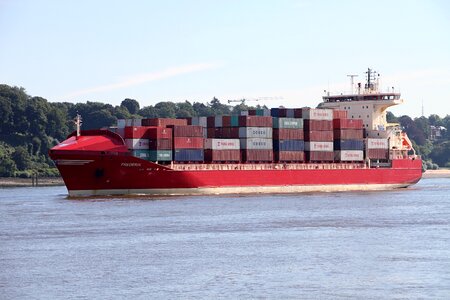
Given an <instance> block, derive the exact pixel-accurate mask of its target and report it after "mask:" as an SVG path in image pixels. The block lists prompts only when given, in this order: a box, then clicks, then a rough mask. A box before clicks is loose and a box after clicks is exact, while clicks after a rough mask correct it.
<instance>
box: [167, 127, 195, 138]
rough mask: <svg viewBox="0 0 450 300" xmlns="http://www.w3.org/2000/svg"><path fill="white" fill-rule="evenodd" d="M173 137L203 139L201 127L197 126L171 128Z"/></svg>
mask: <svg viewBox="0 0 450 300" xmlns="http://www.w3.org/2000/svg"><path fill="white" fill-rule="evenodd" d="M171 128H172V130H173V136H174V137H203V127H202V126H199V125H184V126H178V125H175V126H171Z"/></svg>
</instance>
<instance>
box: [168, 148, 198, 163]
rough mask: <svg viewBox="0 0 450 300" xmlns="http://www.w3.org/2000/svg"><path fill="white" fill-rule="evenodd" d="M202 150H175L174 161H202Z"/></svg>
mask: <svg viewBox="0 0 450 300" xmlns="http://www.w3.org/2000/svg"><path fill="white" fill-rule="evenodd" d="M203 153H204V152H203V149H176V150H174V151H173V160H174V161H203V160H204V154H203Z"/></svg>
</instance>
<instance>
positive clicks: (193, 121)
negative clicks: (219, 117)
mask: <svg viewBox="0 0 450 300" xmlns="http://www.w3.org/2000/svg"><path fill="white" fill-rule="evenodd" d="M187 121H188V125H197V126H201V127H203V137H204V138H207V130H206V128H207V127H208V124H207V119H206V117H192V118H187Z"/></svg>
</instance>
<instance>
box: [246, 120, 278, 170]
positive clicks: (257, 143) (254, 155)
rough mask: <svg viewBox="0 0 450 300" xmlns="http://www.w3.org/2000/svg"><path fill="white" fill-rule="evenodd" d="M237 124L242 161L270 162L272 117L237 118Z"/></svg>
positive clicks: (271, 153)
mask: <svg viewBox="0 0 450 300" xmlns="http://www.w3.org/2000/svg"><path fill="white" fill-rule="evenodd" d="M238 122H239V138H240V148H241V157H242V161H245V162H259V161H260V162H272V161H273V144H272V135H273V132H272V117H269V116H239V118H238Z"/></svg>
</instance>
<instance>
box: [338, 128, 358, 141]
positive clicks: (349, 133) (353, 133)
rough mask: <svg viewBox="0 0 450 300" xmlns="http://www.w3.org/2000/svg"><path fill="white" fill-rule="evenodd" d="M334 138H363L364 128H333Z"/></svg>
mask: <svg viewBox="0 0 450 300" xmlns="http://www.w3.org/2000/svg"><path fill="white" fill-rule="evenodd" d="M333 136H334V139H335V140H360V139H363V138H364V129H335V130H333Z"/></svg>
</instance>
